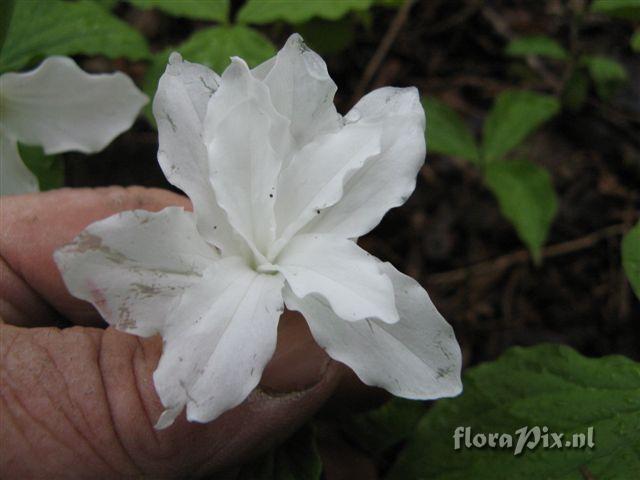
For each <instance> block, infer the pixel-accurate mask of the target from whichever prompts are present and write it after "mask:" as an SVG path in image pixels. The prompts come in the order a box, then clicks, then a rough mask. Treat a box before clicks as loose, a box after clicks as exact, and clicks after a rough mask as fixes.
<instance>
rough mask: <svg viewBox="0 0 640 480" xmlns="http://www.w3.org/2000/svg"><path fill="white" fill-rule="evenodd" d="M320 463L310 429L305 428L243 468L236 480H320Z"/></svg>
mask: <svg viewBox="0 0 640 480" xmlns="http://www.w3.org/2000/svg"><path fill="white" fill-rule="evenodd" d="M321 474H322V461H321V460H320V455H319V454H318V449H317V447H316V442H315V432H314V430H313V428H311V427H310V426H307V427H305V428H303V429H301V430H300V431H298V432H297V433H296V434H295V435H294V436H292V437H291V438H290V439H289V440H287V441H286V443H284V444H283V445H281V446H280V447H278V448H276V449H273V450H271V451H270V452H269V453H267V454H266V455H264V456H263V457H262V458H260V459H258V460H256V461H254V462H252V463H251V464H248V465H245V466H243V467H242V468H241V469H240V471H239V472H237V474H236V476H235V478H236V479H237V480H319V479H320V475H321Z"/></svg>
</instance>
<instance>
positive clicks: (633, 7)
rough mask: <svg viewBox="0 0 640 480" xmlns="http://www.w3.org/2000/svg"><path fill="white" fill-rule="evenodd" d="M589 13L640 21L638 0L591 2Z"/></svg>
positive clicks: (639, 1)
mask: <svg viewBox="0 0 640 480" xmlns="http://www.w3.org/2000/svg"><path fill="white" fill-rule="evenodd" d="M591 11H592V12H599V13H605V14H607V15H611V16H612V17H620V18H624V19H627V20H640V0H593V3H592V4H591Z"/></svg>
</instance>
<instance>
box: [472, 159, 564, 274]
mask: <svg viewBox="0 0 640 480" xmlns="http://www.w3.org/2000/svg"><path fill="white" fill-rule="evenodd" d="M484 176H485V182H486V184H487V186H488V187H489V189H490V190H491V191H492V192H493V194H494V195H495V196H496V198H497V199H498V203H499V204H500V211H501V212H502V214H503V215H504V216H505V217H506V218H507V219H508V220H509V221H510V222H511V223H512V224H513V226H514V228H515V229H516V232H517V233H518V236H519V237H520V239H521V240H522V241H523V242H524V244H525V245H526V246H527V247H528V248H529V250H530V251H531V255H532V256H533V259H534V261H535V262H536V263H538V262H539V261H540V259H541V250H542V245H543V244H544V243H545V241H546V239H547V234H548V233H549V227H550V226H551V222H552V221H553V218H554V217H555V214H556V211H557V209H558V204H557V200H556V193H555V191H554V189H553V185H552V183H551V177H550V176H549V174H548V173H547V171H546V170H545V169H543V168H541V167H538V166H536V165H534V164H533V163H531V162H529V161H526V160H510V161H498V162H493V163H490V164H488V165H487V166H486V168H485V170H484Z"/></svg>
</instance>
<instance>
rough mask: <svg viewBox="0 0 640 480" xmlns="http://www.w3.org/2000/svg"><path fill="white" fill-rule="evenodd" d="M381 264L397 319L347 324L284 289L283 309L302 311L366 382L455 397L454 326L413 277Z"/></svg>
mask: <svg viewBox="0 0 640 480" xmlns="http://www.w3.org/2000/svg"><path fill="white" fill-rule="evenodd" d="M381 268H382V270H383V271H384V272H385V273H386V274H387V275H388V276H389V278H391V281H392V282H393V286H394V289H395V292H396V305H397V307H398V311H399V313H400V321H399V322H397V323H394V324H392V325H389V324H387V323H383V322H380V321H378V320H375V319H371V320H360V321H358V322H345V321H344V320H342V319H341V318H339V317H337V316H336V315H335V314H334V313H333V311H332V309H331V308H330V307H329V306H328V305H326V303H325V302H324V301H323V299H322V298H319V297H318V296H315V295H310V296H307V297H305V298H303V299H300V298H298V297H297V296H296V295H295V294H293V293H292V292H290V291H288V289H287V288H285V290H284V291H285V302H286V305H287V308H289V309H291V310H297V311H299V312H301V313H302V314H303V315H304V317H305V318H306V319H307V322H308V323H309V327H310V329H311V333H312V334H313V337H314V338H315V340H316V342H318V344H319V345H321V346H322V347H323V348H325V349H326V351H327V353H328V354H329V355H330V356H331V357H332V358H334V359H336V360H338V361H340V362H343V363H344V364H346V365H348V366H349V367H351V369H353V371H354V372H355V373H356V374H357V375H358V377H359V378H360V379H361V380H362V381H363V382H364V383H366V384H367V385H373V386H378V387H382V388H384V389H385V390H387V391H389V392H391V393H392V394H394V395H397V396H400V397H405V398H411V399H425V400H426V399H434V398H440V397H451V396H455V395H458V394H459V393H460V392H461V391H462V384H461V381H460V368H461V354H460V347H459V346H458V343H457V342H456V339H455V336H454V334H453V329H452V328H451V326H450V325H449V324H448V323H447V322H446V321H445V320H444V318H442V316H441V315H440V314H439V313H438V311H437V310H436V308H435V306H434V305H433V303H432V302H431V300H430V299H429V296H428V294H427V292H425V291H424V289H423V288H422V287H421V286H420V285H419V284H418V283H417V282H416V281H415V280H413V279H412V278H410V277H408V276H406V275H404V274H402V273H400V272H398V271H397V270H396V269H395V268H394V267H393V266H392V265H390V264H388V263H385V264H382V265H381Z"/></svg>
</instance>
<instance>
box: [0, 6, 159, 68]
mask: <svg viewBox="0 0 640 480" xmlns="http://www.w3.org/2000/svg"><path fill="white" fill-rule="evenodd" d="M75 54H85V55H105V56H107V57H110V58H118V57H127V58H131V59H134V60H138V59H142V58H148V57H149V50H148V48H147V43H146V41H145V39H144V37H143V36H142V35H141V34H140V33H138V32H137V31H136V30H134V29H133V28H131V27H130V26H129V25H127V24H126V23H124V22H122V21H120V20H118V19H117V18H116V17H114V16H113V15H111V14H110V13H109V12H108V11H107V10H105V9H104V8H103V7H101V6H100V5H98V4H97V3H95V2H92V1H90V0H80V1H78V2H63V1H60V0H18V1H17V2H16V5H15V8H14V11H13V17H12V19H11V24H10V25H9V30H8V32H7V38H6V40H5V43H4V46H3V48H2V51H1V52H0V71H7V70H19V69H21V68H22V67H25V66H27V65H28V64H29V62H31V61H32V60H34V59H37V58H39V57H43V56H48V55H75Z"/></svg>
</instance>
